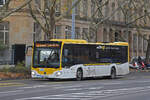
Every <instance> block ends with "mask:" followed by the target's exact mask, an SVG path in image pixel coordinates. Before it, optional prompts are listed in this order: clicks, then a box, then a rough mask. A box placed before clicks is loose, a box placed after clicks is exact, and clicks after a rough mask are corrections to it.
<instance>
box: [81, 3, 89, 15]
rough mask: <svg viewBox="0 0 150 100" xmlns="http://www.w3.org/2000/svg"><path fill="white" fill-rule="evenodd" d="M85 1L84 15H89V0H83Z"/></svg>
mask: <svg viewBox="0 0 150 100" xmlns="http://www.w3.org/2000/svg"><path fill="white" fill-rule="evenodd" d="M82 3H83V15H84V17H87V16H88V0H82Z"/></svg>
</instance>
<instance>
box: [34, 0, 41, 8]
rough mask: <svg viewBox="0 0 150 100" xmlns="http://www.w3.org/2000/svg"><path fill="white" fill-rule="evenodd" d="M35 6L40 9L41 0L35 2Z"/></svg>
mask: <svg viewBox="0 0 150 100" xmlns="http://www.w3.org/2000/svg"><path fill="white" fill-rule="evenodd" d="M35 4H36V5H37V6H38V7H39V8H41V0H35Z"/></svg>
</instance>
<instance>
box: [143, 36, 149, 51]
mask: <svg viewBox="0 0 150 100" xmlns="http://www.w3.org/2000/svg"><path fill="white" fill-rule="evenodd" d="M143 37H144V39H143V51H144V52H146V50H147V45H148V42H147V40H145V39H147V35H146V34H145V35H144V36H143Z"/></svg>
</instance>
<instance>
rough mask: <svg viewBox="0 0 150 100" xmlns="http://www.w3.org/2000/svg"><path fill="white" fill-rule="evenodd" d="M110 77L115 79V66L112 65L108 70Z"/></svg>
mask: <svg viewBox="0 0 150 100" xmlns="http://www.w3.org/2000/svg"><path fill="white" fill-rule="evenodd" d="M110 78H111V79H115V78H116V68H115V66H113V67H112V68H111V70H110Z"/></svg>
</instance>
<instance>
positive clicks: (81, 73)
mask: <svg viewBox="0 0 150 100" xmlns="http://www.w3.org/2000/svg"><path fill="white" fill-rule="evenodd" d="M82 78H83V72H82V69H78V70H77V73H76V80H77V81H81V80H82Z"/></svg>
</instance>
